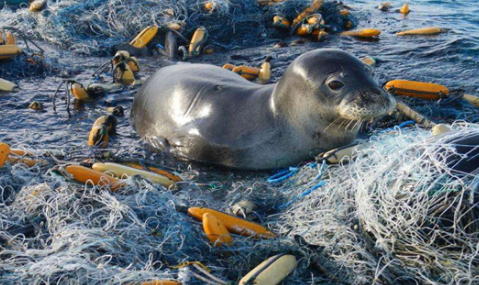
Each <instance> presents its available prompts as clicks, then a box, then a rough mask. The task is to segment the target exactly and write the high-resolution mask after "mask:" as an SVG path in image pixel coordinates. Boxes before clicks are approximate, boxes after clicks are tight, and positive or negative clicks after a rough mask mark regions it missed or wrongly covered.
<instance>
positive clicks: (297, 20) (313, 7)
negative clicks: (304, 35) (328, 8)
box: [291, 0, 324, 32]
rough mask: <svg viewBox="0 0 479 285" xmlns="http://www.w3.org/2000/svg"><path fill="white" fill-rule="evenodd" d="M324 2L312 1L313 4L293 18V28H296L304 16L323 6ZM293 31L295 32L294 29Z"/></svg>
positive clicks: (320, 0)
mask: <svg viewBox="0 0 479 285" xmlns="http://www.w3.org/2000/svg"><path fill="white" fill-rule="evenodd" d="M323 4H324V0H314V1H313V3H311V5H310V6H309V7H308V8H306V9H305V10H304V11H303V12H301V13H300V14H299V15H298V16H297V17H296V18H295V19H294V20H293V22H292V23H291V26H292V28H293V29H295V28H296V26H297V25H298V24H299V23H301V22H302V21H303V19H304V18H306V17H307V16H309V15H311V14H313V13H316V12H317V11H318V10H319V8H321V6H323ZM292 32H294V30H293V31H292Z"/></svg>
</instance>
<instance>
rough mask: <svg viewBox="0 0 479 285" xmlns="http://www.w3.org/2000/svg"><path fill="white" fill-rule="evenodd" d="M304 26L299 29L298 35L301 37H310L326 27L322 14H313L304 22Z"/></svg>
mask: <svg viewBox="0 0 479 285" xmlns="http://www.w3.org/2000/svg"><path fill="white" fill-rule="evenodd" d="M303 22H304V23H303V24H301V26H300V27H299V28H298V30H297V31H296V33H297V34H298V35H300V36H305V35H310V34H313V35H314V32H318V31H320V27H321V25H324V20H323V16H321V14H312V15H309V16H307V17H306V18H305V19H304V20H303Z"/></svg>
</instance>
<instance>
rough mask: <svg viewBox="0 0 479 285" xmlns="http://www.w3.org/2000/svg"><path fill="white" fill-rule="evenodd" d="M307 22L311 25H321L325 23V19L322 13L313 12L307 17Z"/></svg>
mask: <svg viewBox="0 0 479 285" xmlns="http://www.w3.org/2000/svg"><path fill="white" fill-rule="evenodd" d="M306 22H307V23H308V24H310V25H319V24H323V25H324V19H323V16H321V14H312V15H309V16H307V17H306Z"/></svg>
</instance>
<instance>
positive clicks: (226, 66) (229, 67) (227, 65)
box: [223, 63, 237, 71]
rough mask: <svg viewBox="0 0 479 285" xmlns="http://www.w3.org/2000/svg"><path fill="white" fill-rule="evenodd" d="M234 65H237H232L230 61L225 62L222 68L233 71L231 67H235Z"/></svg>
mask: <svg viewBox="0 0 479 285" xmlns="http://www.w3.org/2000/svg"><path fill="white" fill-rule="evenodd" d="M236 67H237V66H236V65H233V64H231V63H227V64H225V65H223V68H224V69H228V70H230V71H233V69H235V68H236Z"/></svg>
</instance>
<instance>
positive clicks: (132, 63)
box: [125, 56, 140, 73]
mask: <svg viewBox="0 0 479 285" xmlns="http://www.w3.org/2000/svg"><path fill="white" fill-rule="evenodd" d="M125 62H127V63H128V66H129V67H130V69H131V71H133V73H138V72H140V62H139V61H138V59H137V58H136V57H134V56H132V57H130V58H127V59H126V60H125Z"/></svg>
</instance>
